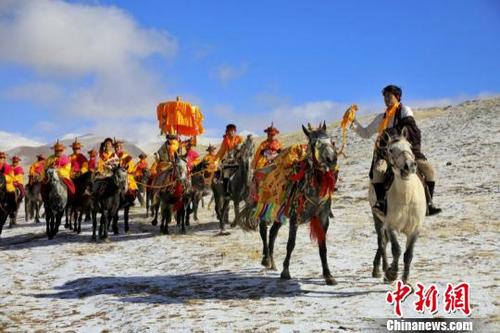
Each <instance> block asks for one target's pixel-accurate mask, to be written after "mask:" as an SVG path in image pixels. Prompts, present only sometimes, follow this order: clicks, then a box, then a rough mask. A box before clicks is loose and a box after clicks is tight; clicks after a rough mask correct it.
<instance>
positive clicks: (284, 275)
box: [280, 271, 292, 280]
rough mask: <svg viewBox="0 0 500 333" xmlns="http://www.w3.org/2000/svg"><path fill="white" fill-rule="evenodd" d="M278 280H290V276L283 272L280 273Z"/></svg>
mask: <svg viewBox="0 0 500 333" xmlns="http://www.w3.org/2000/svg"><path fill="white" fill-rule="evenodd" d="M280 278H281V279H282V280H290V279H291V278H292V277H291V276H290V273H289V272H288V271H283V272H281V275H280Z"/></svg>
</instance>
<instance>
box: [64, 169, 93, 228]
mask: <svg viewBox="0 0 500 333" xmlns="http://www.w3.org/2000/svg"><path fill="white" fill-rule="evenodd" d="M73 182H74V184H75V189H76V193H75V195H74V196H72V197H70V198H69V199H68V206H67V208H66V225H65V228H69V229H70V230H74V231H75V232H76V233H78V234H79V233H80V232H82V219H83V215H84V214H85V213H87V212H88V211H89V210H91V208H92V195H91V190H92V173H91V172H85V173H83V174H81V175H79V176H77V177H75V178H74V179H73Z"/></svg>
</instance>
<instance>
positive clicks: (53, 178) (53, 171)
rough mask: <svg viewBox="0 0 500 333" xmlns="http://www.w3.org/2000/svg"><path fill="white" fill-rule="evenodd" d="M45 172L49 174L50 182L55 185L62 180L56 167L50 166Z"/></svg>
mask: <svg viewBox="0 0 500 333" xmlns="http://www.w3.org/2000/svg"><path fill="white" fill-rule="evenodd" d="M45 174H46V175H47V180H48V182H49V183H50V184H52V185H55V184H57V183H59V182H60V181H59V174H58V173H57V170H56V169H55V168H48V169H47V171H46V172H45Z"/></svg>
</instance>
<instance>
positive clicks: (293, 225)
mask: <svg viewBox="0 0 500 333" xmlns="http://www.w3.org/2000/svg"><path fill="white" fill-rule="evenodd" d="M297 228H298V225H297V221H296V220H295V218H293V219H290V229H289V230H288V243H287V244H286V257H285V261H283V271H282V272H281V278H282V279H285V280H289V279H290V271H289V270H288V267H289V266H290V257H291V256H292V251H293V249H294V248H295V238H296V237H297Z"/></svg>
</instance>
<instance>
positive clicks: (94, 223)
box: [92, 210, 97, 241]
mask: <svg viewBox="0 0 500 333" xmlns="http://www.w3.org/2000/svg"><path fill="white" fill-rule="evenodd" d="M96 229H97V212H96V211H95V210H93V211H92V240H93V241H95V240H97V238H96Z"/></svg>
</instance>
